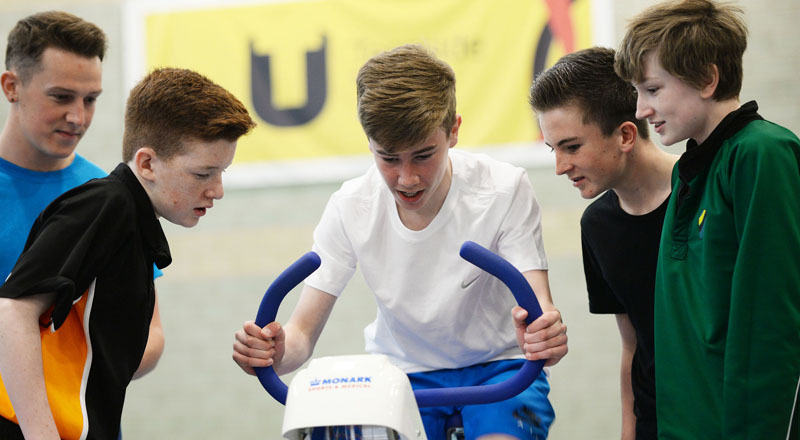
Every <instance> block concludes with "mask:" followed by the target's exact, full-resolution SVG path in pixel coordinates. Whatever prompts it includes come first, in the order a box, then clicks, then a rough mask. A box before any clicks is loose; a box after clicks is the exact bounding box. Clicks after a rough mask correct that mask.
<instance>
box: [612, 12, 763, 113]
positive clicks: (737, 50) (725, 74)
mask: <svg viewBox="0 0 800 440" xmlns="http://www.w3.org/2000/svg"><path fill="white" fill-rule="evenodd" d="M746 48H747V26H745V24H744V21H743V20H742V10H741V9H739V8H737V7H735V6H731V5H727V4H717V3H714V2H713V1H710V0H684V1H680V2H677V1H670V2H665V3H661V4H658V5H655V6H652V7H650V8H648V9H646V10H645V11H644V12H642V13H641V14H639V15H638V16H636V17H635V18H634V19H633V21H631V23H630V24H629V25H628V29H627V32H626V33H625V37H624V38H623V40H622V44H621V45H620V49H619V52H618V53H617V58H616V63H615V68H616V70H617V73H618V74H619V75H620V76H621V77H623V78H625V79H626V80H628V81H633V82H642V81H643V80H644V67H645V66H644V63H645V58H646V57H647V55H648V54H650V53H654V54H656V56H657V57H658V61H659V63H660V64H661V66H662V67H663V68H664V70H666V71H667V72H669V73H670V74H671V75H673V76H675V77H676V78H679V79H680V80H682V81H685V82H686V83H688V84H690V85H692V86H693V87H695V88H697V89H701V88H703V87H704V86H705V85H706V84H707V83H708V79H709V74H710V71H709V68H710V66H711V64H714V65H716V66H717V69H718V70H719V84H718V85H717V88H716V90H715V91H714V95H713V98H714V99H715V100H717V101H722V100H726V99H732V98H737V97H738V96H739V92H740V91H741V88H742V77H743V73H742V56H743V54H744V51H745V49H746Z"/></svg>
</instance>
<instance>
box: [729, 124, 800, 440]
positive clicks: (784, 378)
mask: <svg viewBox="0 0 800 440" xmlns="http://www.w3.org/2000/svg"><path fill="white" fill-rule="evenodd" d="M751 140H752V141H757V139H751ZM762 141H763V139H762ZM798 164H800V145H798V141H797V138H796V137H793V136H783V137H782V138H780V139H777V140H774V139H773V140H770V142H769V144H763V143H762V144H761V145H758V146H757V147H753V146H752V145H751V148H740V149H739V150H738V152H737V153H736V154H735V155H734V156H733V157H732V158H731V160H730V162H729V163H728V166H727V168H728V170H729V173H730V174H729V180H728V181H729V183H730V187H729V188H727V189H726V188H723V191H726V190H727V191H730V197H731V198H730V199H729V200H731V203H732V206H731V209H732V210H733V215H734V224H735V228H736V234H737V238H738V240H739V252H738V254H737V257H736V261H735V264H734V267H733V279H732V291H731V303H730V316H729V322H728V334H727V340H726V346H725V352H724V357H725V361H724V365H725V371H724V377H723V381H724V383H723V384H722V385H723V414H722V417H721V419H722V420H723V421H724V426H723V432H722V438H726V439H734V438H737V439H738V438H747V439H762V438H786V435H787V430H788V424H789V420H790V417H791V415H792V412H793V411H795V412H796V408H794V406H793V404H794V400H795V393H796V390H797V384H798V375H800V267H798V266H799V265H800V197H798V191H800V166H798ZM793 438H800V435H798V437H793Z"/></svg>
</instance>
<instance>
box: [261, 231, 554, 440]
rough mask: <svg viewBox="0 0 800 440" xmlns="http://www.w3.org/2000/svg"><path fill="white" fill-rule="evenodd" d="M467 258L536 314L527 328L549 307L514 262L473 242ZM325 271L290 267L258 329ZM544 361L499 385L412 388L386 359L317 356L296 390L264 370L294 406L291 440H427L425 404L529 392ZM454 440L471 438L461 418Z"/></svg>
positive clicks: (307, 262)
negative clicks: (292, 294) (311, 278)
mask: <svg viewBox="0 0 800 440" xmlns="http://www.w3.org/2000/svg"><path fill="white" fill-rule="evenodd" d="M459 254H460V255H461V257H462V258H464V259H465V260H467V261H469V262H470V263H472V264H474V265H475V266H478V267H479V268H481V269H483V270H484V271H486V272H488V273H489V274H491V275H493V276H495V277H497V278H498V279H500V280H501V281H502V282H503V283H504V284H505V285H506V286H508V288H509V289H510V290H511V293H512V294H513V295H514V297H515V299H516V301H517V303H518V304H519V305H520V306H521V307H522V308H524V309H525V310H527V311H528V318H527V319H526V323H527V324H530V323H531V322H533V321H534V320H535V319H536V318H538V317H539V316H541V314H542V310H541V307H540V306H539V302H538V301H537V300H536V296H535V295H534V293H533V290H532V289H531V287H530V284H528V281H527V280H526V279H525V277H524V276H523V275H522V274H521V273H520V272H519V271H518V270H517V269H516V268H515V267H514V266H513V265H511V263H509V262H508V261H506V260H505V259H503V258H502V257H500V256H498V255H497V254H495V253H493V252H491V251H489V250H488V249H486V248H484V247H482V246H480V245H478V244H477V243H474V242H471V241H467V242H465V243H464V244H463V245H462V247H461V250H460V253H459ZM319 266H320V258H319V256H318V255H317V254H316V253H314V252H308V253H306V254H305V255H303V256H302V257H300V258H299V259H298V260H297V261H295V262H294V263H293V264H292V265H291V266H289V267H288V268H287V269H286V270H284V271H283V272H282V273H281V274H280V275H279V276H278V277H277V278H276V279H275V281H273V282H272V284H271V285H270V286H269V288H268V289H267V291H266V293H265V294H264V297H263V299H262V300H261V305H260V306H259V309H258V314H257V316H256V319H255V323H256V325H258V326H259V327H263V326H265V325H267V324H269V323H270V322H272V321H274V320H275V317H276V315H277V313H278V308H279V306H280V303H281V302H282V301H283V298H284V297H285V296H286V294H287V293H289V291H291V290H292V289H293V288H294V287H295V286H297V285H298V284H300V283H301V282H302V281H303V280H305V279H306V277H308V276H309V275H310V274H311V273H312V272H314V271H315V270H317V268H318V267H319ZM544 362H545V361H544V360H538V361H526V362H525V363H524V364H523V366H522V368H520V370H519V371H517V373H515V374H514V376H512V377H510V378H508V379H507V380H505V381H503V382H501V383H497V384H491V385H481V386H470V387H457V388H436V389H424V390H412V388H411V384H410V382H409V380H408V377H407V376H406V375H405V373H404V372H403V371H402V370H400V369H399V368H397V367H395V366H394V365H392V364H391V363H390V362H389V360H388V358H386V357H385V356H383V355H373V354H366V355H351V356H329V357H322V358H317V359H312V360H311V362H310V363H309V365H308V367H307V368H305V369H302V370H300V371H298V373H297V374H296V375H295V377H294V378H293V380H292V382H291V384H290V386H287V385H286V384H284V383H283V382H282V381H281V379H280V378H279V377H278V375H277V374H276V373H275V370H274V369H273V368H272V367H271V366H270V367H259V368H256V369H255V370H256V375H257V376H258V379H259V381H260V382H261V384H262V386H263V387H264V388H265V389H266V390H267V392H268V393H269V394H270V395H271V396H272V397H273V398H274V399H275V400H277V401H278V402H280V403H281V404H283V405H285V406H286V410H285V412H284V419H283V428H282V434H283V436H284V438H285V439H288V440H351V439H359V440H361V439H364V440H368V439H373V440H378V439H381V440H384V439H385V440H427V436H426V435H425V430H424V428H423V425H422V419H421V417H420V414H419V408H421V407H435V406H451V405H452V406H462V405H479V404H486V403H493V402H499V401H502V400H505V399H509V398H511V397H513V396H516V395H517V394H519V393H520V392H522V391H523V390H525V389H526V388H528V387H529V386H530V385H531V384H532V383H533V381H534V380H535V379H536V377H537V376H538V375H539V373H540V372H541V370H542V368H543V367H544ZM446 429H447V438H448V439H451V440H456V439H463V430H461V429H460V416H459V415H458V414H456V415H455V416H454V417H453V418H451V420H449V421H448V426H447V427H446Z"/></svg>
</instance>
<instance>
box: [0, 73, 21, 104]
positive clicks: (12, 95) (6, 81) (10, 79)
mask: <svg viewBox="0 0 800 440" xmlns="http://www.w3.org/2000/svg"><path fill="white" fill-rule="evenodd" d="M18 83H19V78H17V75H16V74H15V73H14V72H12V71H10V70H6V71H5V72H3V73H2V74H0V86H2V88H3V94H4V95H6V99H8V102H16V101H17V85H18Z"/></svg>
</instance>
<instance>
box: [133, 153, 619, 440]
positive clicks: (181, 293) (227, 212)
mask: <svg viewBox="0 0 800 440" xmlns="http://www.w3.org/2000/svg"><path fill="white" fill-rule="evenodd" d="M529 175H530V178H531V181H532V182H533V185H534V189H535V191H536V194H537V197H538V198H539V201H540V203H541V204H542V206H543V208H544V217H543V229H544V239H545V247H546V250H547V254H548V258H549V262H550V283H551V289H552V291H553V295H554V300H555V302H556V305H557V306H558V307H559V308H560V309H561V311H562V313H563V316H564V320H565V322H566V323H567V325H568V327H569V332H568V334H569V346H570V352H569V354H568V355H567V356H566V357H565V358H564V359H563V360H562V361H561V362H560V363H559V364H558V365H557V366H555V367H554V368H553V369H552V377H551V386H552V392H551V400H552V402H553V405H554V406H555V409H556V421H555V423H554V425H553V427H552V430H551V436H550V438H551V439H610V438H618V436H619V403H618V402H619V400H618V395H619V392H618V371H619V370H618V362H619V351H620V347H619V337H618V335H617V330H616V325H615V323H614V319H613V317H611V316H593V315H590V314H589V313H588V311H587V310H588V308H587V300H586V291H585V284H584V281H583V272H582V267H581V259H580V238H579V219H580V215H581V212H582V211H583V208H584V207H585V206H586V204H587V202H586V201H585V200H583V199H581V198H580V197H579V195H578V192H577V190H575V189H574V188H572V185H571V184H570V183H569V182H568V181H567V179H566V178H565V177H563V176H555V175H553V172H552V168H540V169H532V170H529ZM336 187H338V185H316V186H300V187H286V188H266V189H258V190H236V191H233V190H229V191H228V192H227V194H226V195H225V198H224V199H223V200H221V201H219V202H218V203H217V204H216V206H215V207H214V208H213V209H212V210H211V211H210V212H209V213H208V214H209V215H208V216H207V217H205V218H203V219H202V220H201V222H200V225H198V226H197V227H195V228H193V229H183V228H180V227H175V226H173V225H171V224H165V230H166V232H167V235H168V237H169V240H170V246H171V249H172V254H173V261H174V262H173V264H172V265H171V266H170V267H169V268H167V270H166V271H165V274H166V275H165V276H164V277H162V278H161V279H159V280H158V281H157V288H158V291H159V297H160V306H161V316H162V320H163V323H164V331H165V334H166V348H165V351H164V355H163V356H162V358H161V361H160V363H159V365H158V367H157V368H156V370H155V371H153V372H152V373H150V374H149V375H147V376H145V377H144V378H142V379H139V380H137V381H135V382H134V383H133V384H131V386H130V388H129V391H128V397H127V401H126V406H125V412H124V416H123V423H122V426H123V434H124V437H125V438H126V439H127V440H131V439H166V438H169V439H214V438H237V439H280V438H281V433H280V431H281V429H280V428H281V420H282V416H283V407H282V406H281V405H280V404H278V403H275V402H274V401H272V399H271V397H270V396H269V395H268V394H267V393H266V392H265V391H264V390H263V389H262V388H261V386H260V384H259V383H258V380H257V379H256V378H255V377H251V376H247V375H245V374H244V373H242V372H241V370H239V368H238V367H237V366H236V365H235V364H234V363H233V361H232V360H231V347H232V343H233V334H234V332H235V331H236V330H237V329H238V328H240V327H241V324H242V323H243V322H244V321H245V320H248V319H252V318H253V317H254V316H255V313H256V311H257V309H258V305H259V301H260V299H261V296H262V295H263V293H264V290H265V289H266V287H267V286H268V285H269V283H270V282H271V281H272V280H273V279H274V277H275V276H276V275H277V274H278V273H280V271H282V270H283V269H284V268H285V267H286V266H288V265H289V264H290V263H291V262H293V261H294V260H295V259H296V258H298V257H299V256H300V255H302V254H303V253H304V252H306V251H307V250H309V249H310V246H311V232H312V230H313V228H314V225H315V224H316V222H317V220H318V218H319V216H320V214H321V213H322V209H323V208H324V206H325V202H326V201H327V198H328V196H329V195H330V194H331V193H332V192H333V191H334V190H335V189H336ZM296 293H297V292H292V293H291V294H290V295H289V296H288V297H287V299H286V301H285V302H284V305H283V307H282V308H281V311H280V312H279V315H278V318H279V320H280V319H283V320H285V318H286V317H288V314H289V312H290V311H291V309H292V308H293V305H294V302H295V301H296ZM372 301H373V300H372V297H371V296H370V293H369V292H368V291H367V290H366V287H365V285H364V282H363V280H362V279H361V277H360V275H359V274H356V276H355V277H354V279H353V281H351V283H350V285H349V286H348V288H347V290H346V291H345V294H344V296H343V297H342V298H341V299H340V300H339V301H338V302H337V305H336V308H335V310H334V313H333V315H332V316H331V318H330V321H329V323H328V325H327V327H326V329H325V332H324V333H323V335H322V338H321V340H320V342H319V344H318V347H317V351H316V353H315V356H324V355H336V354H352V353H362V352H363V340H362V333H361V329H362V328H363V327H364V326H365V325H366V324H367V323H369V322H370V321H371V320H372V319H373V318H374V313H375V309H374V305H373V302H372ZM284 379H285V380H287V381H288V379H289V378H284Z"/></svg>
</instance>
